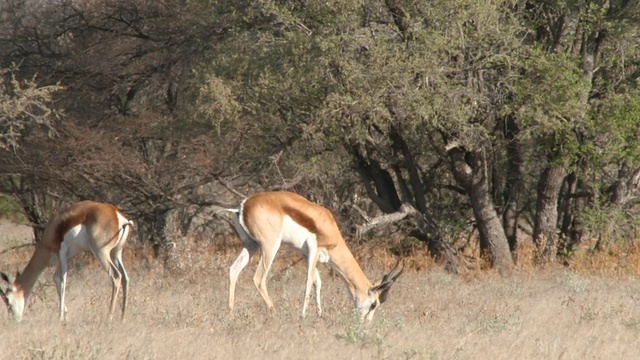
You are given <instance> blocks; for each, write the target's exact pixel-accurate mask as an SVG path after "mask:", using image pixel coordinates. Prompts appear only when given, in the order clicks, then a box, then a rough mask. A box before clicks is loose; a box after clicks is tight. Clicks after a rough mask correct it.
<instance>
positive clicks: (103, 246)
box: [0, 201, 133, 321]
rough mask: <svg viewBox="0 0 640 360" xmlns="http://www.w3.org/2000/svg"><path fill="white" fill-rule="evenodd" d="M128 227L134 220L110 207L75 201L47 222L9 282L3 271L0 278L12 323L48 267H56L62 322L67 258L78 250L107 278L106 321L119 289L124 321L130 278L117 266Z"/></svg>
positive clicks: (92, 202) (119, 262) (55, 277)
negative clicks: (96, 263) (93, 260)
mask: <svg viewBox="0 0 640 360" xmlns="http://www.w3.org/2000/svg"><path fill="white" fill-rule="evenodd" d="M131 226H133V222H131V221H129V220H128V219H127V218H126V217H125V216H124V215H123V214H122V213H121V212H120V211H119V210H118V209H116V207H115V206H113V205H110V204H104V203H99V202H94V201H80V202H78V203H75V204H73V205H71V207H69V208H68V209H67V210H65V211H63V212H61V213H59V214H58V215H56V216H55V217H54V218H53V219H51V221H49V223H48V224H47V226H46V228H45V230H44V235H43V237H42V241H40V242H39V243H38V244H37V245H36V250H35V252H34V253H33V256H32V257H31V260H29V263H28V264H27V266H26V267H25V269H24V270H23V271H22V273H18V274H17V275H16V278H15V280H13V281H12V280H11V279H10V278H9V276H8V275H7V274H5V273H2V279H3V280H4V281H6V282H7V284H8V285H7V287H6V288H5V289H0V296H1V297H2V299H3V300H4V302H5V303H6V304H7V307H8V308H9V313H10V314H11V315H12V316H13V317H14V319H16V320H17V321H21V320H22V315H23V313H24V309H25V303H26V301H27V299H28V298H29V295H30V294H31V291H32V290H33V286H34V285H35V283H36V280H38V277H39V276H40V274H41V273H42V271H44V269H45V268H46V267H47V266H48V265H49V264H50V263H53V264H55V266H56V271H55V273H54V275H53V281H54V283H55V284H56V289H57V290H58V297H59V299H60V320H65V319H66V314H67V307H66V306H65V303H64V297H65V287H66V282H67V268H68V264H69V259H70V258H71V257H73V256H74V255H75V254H77V253H78V252H80V251H91V253H92V254H93V255H94V256H95V257H96V259H98V261H99V262H100V264H101V265H102V267H103V268H104V269H105V270H106V272H107V273H108V274H109V278H110V279H111V283H112V285H113V287H112V291H111V304H110V307H109V318H111V317H112V315H113V311H114V309H115V306H116V299H117V296H118V292H119V290H120V287H122V295H123V299H122V318H123V319H124V313H125V310H126V307H127V292H128V287H129V278H128V276H127V272H126V271H125V269H124V265H123V264H122V248H123V247H124V244H125V243H126V241H127V238H128V236H129V232H130V227H131Z"/></svg>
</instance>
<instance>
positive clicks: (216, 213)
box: [214, 209, 240, 215]
mask: <svg viewBox="0 0 640 360" xmlns="http://www.w3.org/2000/svg"><path fill="white" fill-rule="evenodd" d="M223 212H231V213H236V214H237V213H239V212H240V209H220V210H218V211H216V212H215V213H214V215H218V214H220V213H223Z"/></svg>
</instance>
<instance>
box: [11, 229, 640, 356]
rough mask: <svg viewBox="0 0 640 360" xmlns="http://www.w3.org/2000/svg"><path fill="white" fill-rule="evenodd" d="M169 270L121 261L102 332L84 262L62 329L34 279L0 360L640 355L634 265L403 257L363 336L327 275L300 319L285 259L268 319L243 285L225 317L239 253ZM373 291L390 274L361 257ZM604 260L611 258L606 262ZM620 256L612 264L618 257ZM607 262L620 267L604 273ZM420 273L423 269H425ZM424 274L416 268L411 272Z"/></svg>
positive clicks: (101, 294) (340, 289)
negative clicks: (118, 295) (442, 263)
mask: <svg viewBox="0 0 640 360" xmlns="http://www.w3.org/2000/svg"><path fill="white" fill-rule="evenodd" d="M28 241H30V233H29V232H28V229H25V228H17V227H15V226H9V225H7V224H6V223H5V224H1V225H0V245H2V247H1V248H0V250H1V249H6V248H7V247H9V246H16V245H19V244H20V243H24V242H28ZM176 250H177V251H178V254H179V256H178V261H176V262H175V263H174V264H170V265H169V266H168V267H167V266H163V265H162V264H160V263H159V262H158V261H157V260H154V259H152V258H151V257H150V256H148V255H147V254H148V252H147V251H146V250H145V249H140V248H136V247H135V246H129V247H128V248H126V249H125V265H126V266H127V269H128V272H129V275H130V278H131V288H130V289H131V291H130V300H129V307H128V309H127V317H126V321H125V322H121V321H119V319H117V318H116V320H114V321H111V322H106V321H105V318H106V313H107V302H108V300H109V295H110V291H111V290H110V285H109V281H108V279H107V277H106V275H105V273H104V272H103V271H102V270H101V269H100V268H99V267H98V266H97V265H96V263H95V262H93V261H92V260H91V259H90V258H89V257H88V256H80V257H78V258H76V259H75V260H73V261H72V263H71V266H70V271H69V277H68V287H67V291H68V292H67V306H68V308H69V315H68V317H69V318H68V321H67V322H66V323H60V322H58V320H57V315H58V314H57V295H56V292H55V287H54V285H53V281H52V280H51V276H52V273H53V270H52V269H47V271H46V272H45V273H44V274H43V276H42V277H41V278H40V280H39V282H38V284H37V285H36V287H35V290H34V293H33V295H32V297H31V298H30V299H29V303H28V306H27V309H26V312H25V317H24V320H23V322H22V323H19V324H16V323H14V322H12V321H11V319H9V316H8V315H6V314H2V316H0V334H1V336H0V357H2V358H3V359H176V358H183V359H379V358H381V359H560V358H561V359H587V358H589V359H635V358H638V357H639V356H640V306H639V302H640V281H639V280H638V278H637V276H636V275H634V274H637V273H638V266H639V265H638V262H637V260H633V259H631V260H630V259H627V261H626V262H625V263H624V264H622V265H621V264H619V263H618V264H616V262H620V260H616V261H613V260H611V259H610V260H609V261H604V260H602V261H601V263H602V264H607V265H603V266H601V265H598V264H599V263H598V261H599V260H598V259H595V260H594V259H593V258H591V259H590V260H585V261H584V262H583V263H582V264H578V266H575V268H573V269H567V268H562V267H556V268H552V269H543V270H541V269H535V270H533V269H531V268H529V269H526V268H524V267H522V266H521V267H519V268H518V269H517V270H516V271H515V272H514V274H513V275H511V276H509V277H500V276H498V275H496V274H493V273H491V272H487V271H475V272H471V273H469V274H465V275H463V276H454V275H449V274H447V273H445V272H444V271H442V270H440V269H439V268H438V267H437V266H434V265H432V264H428V263H429V260H428V259H427V258H426V257H422V256H421V255H416V257H415V258H412V259H409V263H410V265H411V269H409V270H407V271H405V274H404V275H403V276H402V277H401V278H400V280H399V281H398V283H397V284H396V285H394V287H393V288H392V290H391V293H390V296H389V299H388V301H387V302H386V303H385V304H384V305H383V306H382V307H381V308H380V309H379V310H378V311H377V313H376V316H375V318H374V320H373V322H372V323H371V324H369V325H367V326H360V325H358V323H357V321H356V320H355V319H354V317H353V314H352V312H351V309H352V303H351V301H350V300H349V298H348V296H347V291H346V288H345V286H344V285H343V283H342V281H341V280H340V279H339V278H337V277H336V276H332V275H331V274H330V273H329V272H328V271H327V269H326V268H322V269H321V276H322V278H323V292H322V300H323V304H324V311H325V315H324V317H322V318H318V317H317V316H316V313H315V306H314V303H313V300H312V304H311V305H312V306H311V307H310V311H309V313H308V315H307V317H306V318H304V319H303V318H300V316H299V313H300V309H301V303H302V296H303V292H304V268H303V265H302V263H300V262H297V261H296V257H295V256H293V255H291V254H289V255H287V254H286V253H285V254H281V256H279V259H280V260H279V261H277V263H276V264H275V265H274V268H273V269H272V271H271V273H270V280H269V282H268V284H269V290H270V294H271V296H272V298H273V300H274V302H275V303H276V306H277V308H276V311H275V312H274V313H269V312H268V311H267V310H266V307H265V305H264V303H263V302H262V299H261V298H260V296H259V295H258V293H257V291H256V290H255V288H254V286H253V282H252V280H251V278H252V276H253V271H254V270H255V267H256V262H257V261H256V260H257V258H256V257H254V259H252V262H251V263H250V264H249V266H247V268H246V269H245V271H244V272H243V273H242V274H241V276H240V280H239V282H238V288H237V291H236V312H235V314H233V315H230V314H229V312H228V310H227V286H228V285H227V281H228V278H227V269H228V266H229V265H230V264H231V263H232V262H233V260H234V258H235V252H236V251H237V248H231V249H229V246H225V247H224V248H222V247H218V248H215V247H206V248H205V247H203V246H200V245H198V244H196V243H189V244H187V245H185V246H184V247H183V248H178V249H176ZM31 252H32V248H22V249H18V250H15V251H11V252H9V253H5V254H2V255H0V269H1V270H3V271H12V272H14V271H15V270H16V269H18V268H19V269H22V267H23V266H24V264H26V261H27V260H28V257H29V256H30V253H31ZM358 253H359V254H362V256H360V257H359V258H360V260H361V262H362V265H363V268H364V270H365V272H366V273H367V274H368V275H369V276H370V277H371V278H375V279H379V278H380V276H381V275H382V274H383V272H384V270H387V268H388V266H390V265H391V264H392V263H393V260H392V259H391V258H390V257H387V256H384V255H381V254H380V253H378V252H377V251H376V250H375V249H373V250H372V249H369V250H360V251H359V252H358ZM604 256H609V255H604ZM621 258H624V254H616V257H615V259H621ZM611 263H613V264H614V265H610V264H611ZM425 264H426V265H425ZM416 269H418V270H416Z"/></svg>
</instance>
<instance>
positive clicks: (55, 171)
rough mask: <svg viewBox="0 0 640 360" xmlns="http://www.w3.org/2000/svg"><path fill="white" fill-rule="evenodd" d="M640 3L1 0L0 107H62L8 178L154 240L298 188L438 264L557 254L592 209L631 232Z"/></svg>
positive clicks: (580, 234)
mask: <svg viewBox="0 0 640 360" xmlns="http://www.w3.org/2000/svg"><path fill="white" fill-rule="evenodd" d="M638 11H639V9H638V5H637V3H635V2H631V1H562V2H549V1H533V0H532V1H510V0H505V1H490V2H482V3H480V2H477V1H470V0H455V1H431V2H428V3H421V2H414V1H403V0H384V1H383V0H377V1H368V2H362V1H341V0H332V1H325V2H301V1H271V0H266V1H259V2H255V1H235V2H224V1H192V2H183V1H176V0H165V1H159V2H148V1H141V0H127V1H103V2H100V3H95V2H90V1H87V2H71V1H59V2H53V3H47V4H41V5H34V4H31V3H29V2H25V1H22V0H12V1H9V2H5V3H4V4H3V5H2V8H1V9H0V12H1V13H2V18H3V19H6V20H7V21H5V22H3V23H2V25H0V27H1V30H2V33H3V34H7V35H6V36H3V37H2V38H1V39H0V52H1V56H2V62H3V63H2V66H3V67H9V66H10V64H12V63H19V64H20V68H19V71H16V72H14V76H15V77H14V79H15V80H14V81H13V82H12V84H19V85H20V86H19V87H16V85H13V87H14V88H15V89H25V90H29V91H32V92H34V93H33V94H27V93H23V94H22V95H21V94H20V93H19V92H17V91H16V90H13V91H14V93H13V94H12V95H11V96H12V99H19V98H24V99H37V101H38V102H42V103H44V104H46V105H47V106H46V108H43V109H52V111H54V112H52V113H51V114H64V116H62V117H53V118H52V119H55V126H49V125H51V124H53V123H43V122H42V121H40V123H42V125H44V127H43V126H40V127H39V131H34V132H29V133H28V134H26V135H28V136H25V135H24V134H22V133H24V129H23V128H20V129H18V130H20V131H18V130H16V129H13V130H12V134H13V133H17V132H20V133H21V134H22V135H21V136H20V140H21V142H23V143H24V144H29V146H28V147H27V146H23V147H21V148H20V149H19V151H14V153H13V154H11V153H5V154H6V155H7V156H5V157H3V160H2V161H1V162H0V166H1V167H0V169H1V170H2V171H1V174H2V175H4V176H14V177H15V176H16V175H17V176H19V181H17V182H16V181H14V182H11V181H7V182H6V183H5V184H7V186H4V187H3V188H2V191H3V192H7V193H14V194H21V193H23V194H32V193H38V194H45V195H46V194H48V195H46V196H54V197H56V196H57V197H58V198H59V199H70V198H94V199H102V200H109V201H111V202H115V203H117V204H119V205H121V206H123V207H124V208H125V210H127V211H129V212H131V213H132V214H133V215H134V216H136V217H139V218H140V220H142V223H143V224H145V225H143V227H144V226H146V227H147V228H146V229H145V231H146V232H147V233H149V234H151V235H150V236H151V237H155V238H156V240H154V241H155V242H156V243H159V244H160V243H163V242H166V241H165V240H162V241H161V240H157V239H162V238H163V237H164V236H165V235H163V234H164V230H163V229H164V228H165V227H166V219H167V215H168V214H169V213H171V212H174V211H176V210H181V211H186V212H190V211H192V210H193V209H194V208H196V209H202V208H203V207H207V206H211V205H215V204H219V203H220V202H221V200H220V198H219V196H223V197H224V201H222V202H227V203H228V201H230V200H232V199H233V197H234V196H233V195H231V194H239V193H241V192H245V193H250V192H253V191H257V190H263V189H288V190H294V191H297V192H300V193H303V194H305V195H306V196H307V197H309V198H311V199H312V200H315V201H318V202H321V203H323V204H324V205H326V206H328V207H330V208H331V209H332V210H334V213H335V214H336V215H337V216H338V217H339V220H340V221H339V222H340V223H341V224H343V231H345V232H351V233H355V231H354V229H360V230H361V231H360V232H358V235H359V236H368V235H369V234H370V233H371V232H375V234H376V235H378V236H380V235H383V236H391V237H393V238H394V239H396V241H397V239H398V238H399V237H400V238H401V237H405V236H410V237H413V238H416V239H418V240H420V241H421V242H423V243H424V244H425V245H426V247H427V249H428V251H430V252H431V253H432V255H434V256H435V257H438V258H442V259H443V260H444V261H445V263H446V264H447V266H448V267H449V268H450V269H452V270H456V269H458V268H459V266H460V264H459V263H458V259H459V257H458V256H457V255H456V254H457V251H458V249H460V248H462V247H465V246H468V244H466V243H464V242H462V241H459V239H460V238H466V237H465V236H462V235H463V234H468V233H471V234H477V238H478V244H479V248H480V252H481V254H482V256H483V257H485V258H486V259H487V260H488V264H490V265H491V266H494V267H496V268H498V269H500V270H504V269H508V268H510V266H511V264H512V254H511V253H510V252H509V250H511V252H513V253H514V254H515V252H516V250H517V244H518V242H520V241H523V239H524V238H526V237H527V234H525V236H523V232H522V229H529V230H526V231H525V233H526V232H529V234H528V236H531V237H533V239H534V241H535V242H536V244H537V246H538V249H539V251H540V253H541V255H543V256H542V257H541V258H546V259H549V258H553V257H555V255H556V254H564V255H566V254H570V252H571V249H573V248H574V247H575V246H576V245H577V244H578V243H579V242H580V241H581V240H582V239H583V238H585V236H587V235H588V234H587V233H589V232H591V230H589V229H594V228H595V227H594V226H593V224H594V223H595V220H594V219H600V220H598V222H599V223H603V224H605V225H606V223H607V221H608V220H611V221H614V220H613V219H616V220H615V221H616V222H621V223H624V224H627V226H626V227H625V229H627V230H629V231H625V232H624V234H625V236H626V237H633V236H634V234H635V233H634V229H635V227H634V226H635V225H634V222H633V221H632V220H631V219H632V217H633V214H634V210H635V208H636V206H637V205H636V203H635V202H634V199H635V196H636V195H637V188H638V184H639V181H640V179H639V178H640V162H639V161H638V158H637V157H638V156H637V154H638V141H637V138H638V136H637V132H638V123H640V121H638V120H639V119H638V114H639V112H638V110H640V109H639V107H640V105H639V101H638V99H639V97H638V95H639V94H638V91H639V90H638V80H637V79H638V76H639V74H640V67H639V65H640V56H639V55H640V53H639V52H638V46H637V35H638V30H639V28H640V25H639V24H640V22H639V18H640V17H639V12H638ZM5 78H6V79H9V78H8V77H5ZM33 79H37V83H38V84H37V85H36V84H35V83H34V82H33ZM5 81H6V80H5ZM54 90H55V91H54ZM36 91H39V92H36ZM5 93H6V92H5ZM3 102H4V101H3ZM5 103H7V104H8V103H9V102H8V101H6V102H5ZM33 104H35V103H31V105H29V106H33ZM11 107H12V108H13V109H19V108H20V107H21V105H15V103H14V105H11ZM43 109H41V110H39V112H38V113H37V114H38V116H40V115H47V114H49V113H46V111H43ZM30 114H32V112H29V113H28V114H27V112H23V113H13V114H10V115H8V117H6V119H13V120H12V123H13V124H23V123H24V121H25V120H29V121H33V120H34V119H33V118H31V119H28V118H29V116H31V115H30ZM47 116H48V115H47ZM47 118H51V117H50V116H48V117H47ZM43 119H44V118H43ZM3 124H4V123H3ZM3 124H0V125H2V126H4V125H3ZM52 128H55V130H56V132H55V133H51V132H50V129H52ZM48 131H49V132H48ZM7 134H8V133H7ZM8 138H9V137H7V136H5V137H3V139H8ZM7 144H8V143H7ZM36 149H37V150H36ZM43 151H45V153H46V159H47V161H46V162H45V163H43V162H42V161H40V160H38V156H41V155H39V154H42V152H43ZM12 179H14V180H15V178H12ZM8 184H13V185H12V186H9V185H8ZM17 185H19V186H17ZM205 189H206V190H205ZM229 190H230V191H229ZM52 194H54V195H52ZM223 194H226V195H223ZM29 199H31V200H29ZM33 199H34V197H25V200H24V202H25V203H28V202H31V203H33V202H34V200H33ZM595 204H597V207H596V208H598V209H603V210H602V212H601V214H604V215H603V216H596V215H594V213H593V211H592V209H593V208H594V205H595ZM198 211H200V210H198ZM607 214H611V216H609V215H607ZM388 219H393V220H388ZM602 219H604V220H602ZM620 219H627V221H621V220H620ZM603 221H604V222H603ZM371 224H378V225H377V226H373V225H371ZM380 224H385V225H387V226H382V225H380ZM607 228H608V227H607V226H600V227H598V229H607ZM363 229H366V231H365V230H363ZM599 231H600V230H599ZM600 233H602V231H600ZM596 236H598V235H596ZM605 246H606V245H605Z"/></svg>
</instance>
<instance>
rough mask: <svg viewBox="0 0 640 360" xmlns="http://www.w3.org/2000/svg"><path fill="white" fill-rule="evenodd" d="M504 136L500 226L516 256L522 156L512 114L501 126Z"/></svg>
mask: <svg viewBox="0 0 640 360" xmlns="http://www.w3.org/2000/svg"><path fill="white" fill-rule="evenodd" d="M503 129H504V130H503V131H504V137H505V139H506V140H507V175H506V182H505V186H504V191H503V193H502V199H503V202H504V211H503V213H502V227H503V228H504V232H505V235H506V236H507V241H508V242H509V249H510V250H511V254H512V256H513V257H514V259H515V258H516V254H517V248H518V239H517V229H518V194H519V190H520V181H521V179H522V168H521V167H520V165H521V164H522V156H521V155H520V148H519V144H518V142H517V141H516V140H515V138H516V134H517V133H518V131H519V129H518V125H517V124H516V121H515V118H514V117H513V116H507V118H506V119H505V126H504V127H503Z"/></svg>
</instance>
